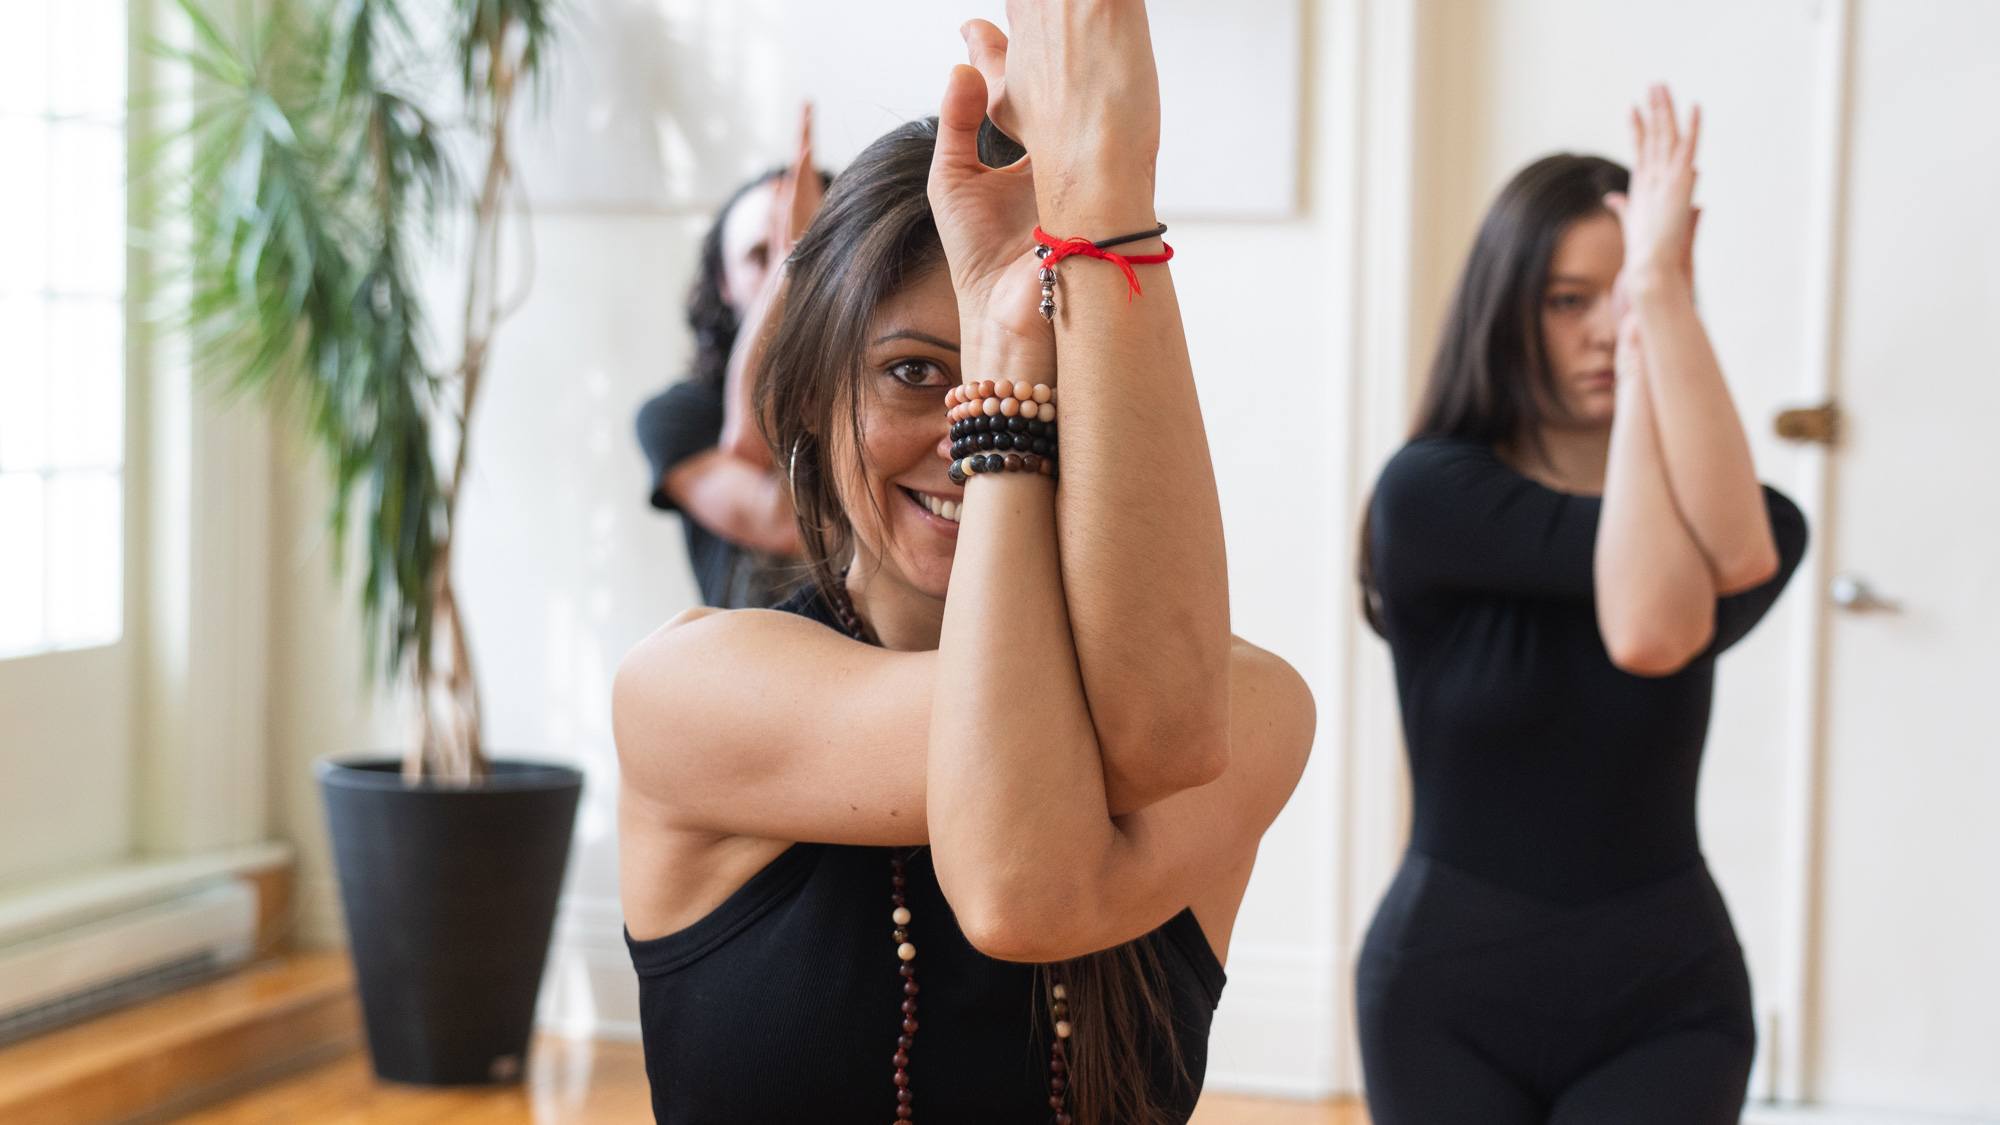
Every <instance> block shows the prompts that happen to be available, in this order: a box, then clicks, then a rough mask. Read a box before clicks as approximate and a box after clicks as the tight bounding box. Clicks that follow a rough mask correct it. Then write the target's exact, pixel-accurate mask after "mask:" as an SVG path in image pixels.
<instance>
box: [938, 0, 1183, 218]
mask: <svg viewBox="0 0 2000 1125" xmlns="http://www.w3.org/2000/svg"><path fill="white" fill-rule="evenodd" d="M1007 23H1008V26H1009V27H1010V28H1011V29H1012V30H1013V38H1012V40H1011V41H1010V40H1009V39H1008V37H1007V36H1006V35H1004V34H1002V33H1001V31H1000V29H999V28H997V27H994V26H993V25H992V24H990V23H987V22H986V21H984V20H972V21H970V22H969V23H967V24H966V25H965V27H964V28H963V29H962V31H963V33H964V35H965V40H966V46H967V48H968V50H969V52H970V56H971V62H972V65H973V66H975V67H977V68H978V69H979V72H980V74H981V75H982V76H983V77H984V78H985V80H986V90H987V93H988V105H987V114H988V115H989V116H991V117H992V118H993V123H994V124H996V125H998V126H999V127H1000V128H1001V130H1002V131H1004V132H1005V133H1006V134H1007V135H1008V136H1010V137H1013V138H1014V139H1015V140H1017V141H1019V142H1021V144H1022V145H1024V146H1025V147H1026V148H1027V150H1028V152H1029V154H1030V155H1031V156H1032V157H1033V158H1034V161H1035V169H1036V190H1037V192H1038V195H1039V199H1040V210H1041V217H1042V219H1043V225H1044V226H1049V224H1050V223H1051V222H1053V223H1055V224H1056V227H1060V228H1061V229H1056V227H1051V228H1050V230H1051V233H1054V234H1057V235H1058V236H1061V237H1071V236H1080V237H1089V238H1092V239H1098V238H1108V237H1110V236H1112V235H1114V234H1124V233H1127V232H1129V231H1135V230H1143V229H1145V228H1146V227H1148V226H1151V225H1152V223H1153V172H1154V165H1155V163H1156V161H1157V159H1158V156H1159V150H1160V88H1159V78H1158V75H1157V73H1156V71H1155V70H1154V66H1153V44H1152V35H1151V32H1150V30H1149V29H1148V27H1147V23H1146V6H1145V4H1144V2H1143V0H1009V3H1008V4H1007ZM1114 228H1115V229H1114Z"/></svg>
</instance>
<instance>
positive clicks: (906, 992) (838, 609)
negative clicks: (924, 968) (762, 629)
mask: <svg viewBox="0 0 2000 1125" xmlns="http://www.w3.org/2000/svg"><path fill="white" fill-rule="evenodd" d="M827 600H828V602H829V603H830V604H831V605H832V606H833V612H834V617H835V618H836V619H837V620H839V622H840V627H841V629H842V630H844V631H845V632H846V633H847V635H848V636H850V637H853V638H854V639H855V640H857V641H860V642H861V643H863V644H874V643H876V642H875V641H873V640H872V639H871V638H870V637H869V635H868V626H867V624H866V623H865V622H863V621H862V620H861V615H860V614H859V613H857V612H856V611H855V609H854V599H853V597H852V596H851V595H849V594H848V592H847V587H846V585H845V583H843V584H842V585H841V586H839V587H837V588H836V591H835V592H834V596H833V597H831V598H828V599H827ZM916 850H917V849H915V848H896V849H893V850H891V851H890V852H889V905H890V911H889V920H890V921H891V922H893V923H895V927H896V928H895V929H894V930H892V931H891V932H890V935H889V936H890V937H891V939H893V940H894V941H895V943H896V960H898V961H900V962H902V963H901V964H900V965H898V966H897V969H896V971H897V972H898V973H899V974H901V975H902V978H903V1003H902V1011H903V1033H902V1034H901V1035H898V1036H897V1037H896V1054H895V1055H894V1056H893V1057H892V1058H891V1059H890V1061H891V1062H892V1063H894V1064H895V1066H896V1075H895V1081H896V1123H895V1125H911V1123H912V1122H913V1121H914V1119H915V1114H916V1111H915V1110H914V1109H913V1108H911V1103H912V1102H913V1101H915V1100H916V1095H915V1094H914V1093H912V1092H911V1090H910V1048H912V1047H914V1046H916V1043H917V992H918V991H919V990H918V988H917V947H916V945H915V944H914V943H913V942H911V941H910V905H909V901H908V899H907V898H906V897H905V895H904V894H903V888H904V887H905V886H906V885H907V884H908V880H907V879H905V878H904V876H903V862H904V860H905V859H906V858H907V857H909V856H911V855H914V854H916ZM1049 1014H1050V1016H1051V1017H1052V1018H1053V1019H1054V1022H1055V1032H1056V1037H1055V1042H1053V1043H1051V1044H1050V1045H1049V1108H1050V1109H1051V1110H1054V1111H1055V1125H1071V1121H1072V1119H1071V1117H1070V1113H1069V1053H1068V1051H1067V1049H1066V1047H1065V1044H1066V1042H1067V1040H1068V1039H1069V1037H1070V1033H1071V1031H1072V1030H1074V1029H1073V1028H1072V1027H1071V1025H1070V1022H1069V994H1068V993H1067V992H1066V991H1065V990H1064V989H1063V986H1062V984H1061V983H1060V982H1058V983H1056V984H1054V985H1052V986H1051V987H1050V989H1049Z"/></svg>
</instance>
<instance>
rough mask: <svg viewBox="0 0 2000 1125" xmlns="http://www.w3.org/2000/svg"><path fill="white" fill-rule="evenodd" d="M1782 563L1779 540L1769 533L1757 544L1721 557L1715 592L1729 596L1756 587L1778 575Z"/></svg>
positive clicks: (1716, 575) (1717, 569)
mask: <svg viewBox="0 0 2000 1125" xmlns="http://www.w3.org/2000/svg"><path fill="white" fill-rule="evenodd" d="M1779 563H1780V560H1779V558H1778V547H1777V544H1775V543H1773V542H1772V541H1771V537H1770V536H1768V535H1766V536H1764V537H1762V539H1760V540H1759V542H1758V543H1757V544H1756V545H1755V546H1753V547H1750V548H1748V549H1746V550H1743V551H1741V552H1739V553H1737V554H1736V555H1735V556H1734V557H1732V558H1727V559H1720V560H1718V561H1717V564H1716V567H1715V592H1716V593H1717V594H1718V595H1721V596H1723V597H1727V596H1728V595H1730V594H1740V593H1742V592H1743V591H1745V590H1754V589H1756V588H1757V587H1759V586H1762V585H1763V584H1764V583H1766V582H1769V581H1770V580H1771V579H1772V578H1773V577H1775V576H1776V575H1777V573H1778V566H1779Z"/></svg>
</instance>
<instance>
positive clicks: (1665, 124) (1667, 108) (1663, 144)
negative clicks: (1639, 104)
mask: <svg viewBox="0 0 2000 1125" xmlns="http://www.w3.org/2000/svg"><path fill="white" fill-rule="evenodd" d="M1653 129H1654V131H1655V134H1656V143H1657V144H1658V146H1659V147H1658V150H1657V152H1656V155H1659V156H1662V157H1667V156H1670V155H1671V154H1672V153H1674V152H1675V151H1677V150H1678V149H1679V148H1680V145H1681V123H1680V121H1679V120H1678V119H1677V118H1676V117H1675V115H1674V95H1673V92H1672V91H1670V90H1668V89H1667V88H1666V87H1665V86H1664V85H1661V86H1655V87H1653Z"/></svg>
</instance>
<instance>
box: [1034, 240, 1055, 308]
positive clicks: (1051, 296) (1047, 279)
mask: <svg viewBox="0 0 2000 1125" xmlns="http://www.w3.org/2000/svg"><path fill="white" fill-rule="evenodd" d="M1048 256H1049V248H1048V247H1047V246H1037V247H1035V257H1037V258H1040V259H1044V260H1046V259H1047V258H1048ZM1038 276H1039V278H1040V280H1041V283H1042V306H1041V313H1042V319H1043V320H1054V319H1055V318H1056V270H1055V267H1054V266H1043V267H1042V269H1041V273H1040V274H1039V275H1038Z"/></svg>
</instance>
